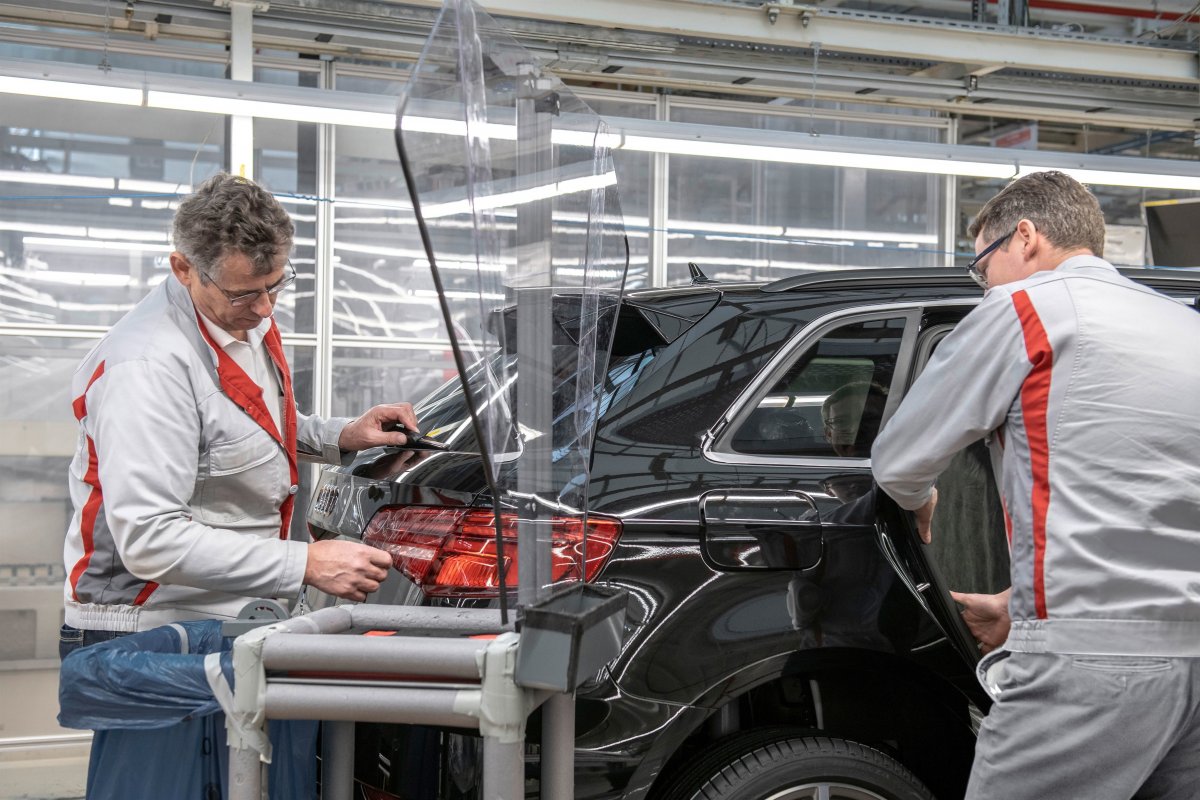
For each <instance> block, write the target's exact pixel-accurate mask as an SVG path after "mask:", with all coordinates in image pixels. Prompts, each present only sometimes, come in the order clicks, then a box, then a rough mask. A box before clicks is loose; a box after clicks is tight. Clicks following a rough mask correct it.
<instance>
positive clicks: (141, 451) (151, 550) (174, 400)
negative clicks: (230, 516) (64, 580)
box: [83, 360, 308, 597]
mask: <svg viewBox="0 0 1200 800" xmlns="http://www.w3.org/2000/svg"><path fill="white" fill-rule="evenodd" d="M86 403H87V415H86V416H85V417H84V419H83V426H84V430H85V432H86V433H87V434H88V435H89V436H90V437H91V438H92V440H93V443H94V448H95V454H96V466H97V469H98V474H99V478H100V486H101V492H102V496H103V508H104V520H105V522H106V524H107V525H108V528H109V531H110V534H111V536H112V539H113V544H114V546H115V547H116V550H117V554H118V555H119V556H120V558H121V561H122V562H123V563H124V564H125V567H126V568H127V569H128V570H129V571H130V572H131V573H133V574H134V575H135V576H137V577H138V578H140V579H142V580H146V581H155V582H158V583H162V584H176V585H183V586H190V587H195V588H199V589H208V590H210V591H220V592H229V593H231V594H241V595H246V596H257V597H280V596H284V595H290V594H293V593H295V592H296V591H298V590H299V588H300V584H301V583H302V581H303V577H304V568H305V564H306V561H307V558H308V550H307V545H306V544H305V543H303V542H297V541H290V540H282V539H278V538H276V537H270V538H260V537H258V536H255V535H252V534H247V533H239V532H236V531H233V530H228V529H224V528H213V527H209V526H207V525H203V524H201V523H198V522H195V521H193V519H192V515H191V508H190V503H191V498H192V494H193V492H194V491H195V486H196V475H197V460H198V457H199V449H200V417H199V414H197V413H196V411H195V408H196V397H195V395H194V394H193V392H192V389H191V386H190V385H188V384H187V383H186V382H185V381H184V380H183V379H182V378H181V377H180V376H178V375H175V374H172V373H171V372H170V371H169V370H168V369H166V368H165V367H163V366H161V365H156V364H154V363H152V362H149V361H143V360H135V361H127V362H122V363H119V364H116V365H114V366H112V367H111V368H109V369H107V370H106V371H105V373H104V374H103V376H102V377H101V378H100V379H98V380H97V381H96V382H95V383H93V384H92V386H91V388H90V389H89V390H88V392H87V400H86Z"/></svg>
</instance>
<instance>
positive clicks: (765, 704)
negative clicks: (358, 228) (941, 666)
mask: <svg viewBox="0 0 1200 800" xmlns="http://www.w3.org/2000/svg"><path fill="white" fill-rule="evenodd" d="M974 688H975V687H974V685H973V684H972V685H970V686H968V690H967V691H965V692H964V691H962V690H961V689H960V688H959V687H958V686H957V685H955V683H952V682H951V681H950V680H947V679H946V678H945V677H943V676H942V675H940V674H938V673H937V672H935V671H934V670H933V669H931V668H929V667H927V666H924V665H922V664H918V663H915V662H913V661H911V660H908V659H903V658H899V657H897V656H894V655H892V654H889V653H880V652H876V651H868V650H855V649H850V648H845V649H827V650H818V651H804V652H800V653H793V654H790V655H787V656H780V657H778V658H772V659H768V660H767V661H765V662H760V663H759V664H755V665H752V666H749V667H747V668H745V669H743V670H741V671H740V672H738V673H736V674H735V675H733V676H730V678H729V679H727V680H726V681H723V682H722V683H721V685H720V686H719V687H716V688H714V689H713V690H712V691H710V692H709V693H708V694H707V695H706V696H704V697H702V698H700V699H699V700H698V701H697V702H696V703H695V704H693V706H692V707H691V709H689V711H691V712H693V713H687V714H680V715H679V716H677V717H676V719H675V720H674V724H672V725H671V726H670V729H669V730H664V731H663V732H662V734H663V735H662V736H661V737H660V739H659V745H660V747H659V748H656V749H658V750H659V752H658V753H657V754H656V756H657V757H655V758H654V759H652V760H653V762H654V764H655V767H658V766H661V770H660V771H658V775H657V777H656V778H655V779H654V780H653V783H652V785H649V782H647V781H646V778H647V777H649V776H646V775H644V774H643V776H642V780H641V781H638V780H635V781H633V782H632V783H631V785H635V786H636V785H639V784H642V785H649V793H648V795H645V796H648V797H650V798H654V797H656V796H657V795H658V794H660V790H661V789H662V787H663V785H664V784H666V783H669V781H670V779H671V776H672V774H673V773H675V772H677V771H678V770H679V769H680V767H681V765H682V764H686V763H687V761H688V759H689V758H690V756H691V755H692V754H694V753H695V752H697V751H698V750H699V749H701V748H703V747H705V746H707V745H708V744H711V743H712V742H714V741H716V740H718V739H720V738H722V737H724V736H728V735H731V734H734V733H738V732H750V731H754V730H756V729H764V728H792V729H794V730H795V731H796V732H797V733H808V734H820V735H825V736H833V737H838V738H842V739H847V740H850V741H856V742H860V743H863V744H868V745H870V746H873V747H877V748H879V749H883V750H885V751H886V752H889V753H890V754H891V755H893V757H895V758H896V760H898V761H899V762H900V763H901V764H903V765H904V766H905V767H907V768H908V769H909V770H911V771H912V772H913V773H914V774H915V775H916V776H917V777H918V778H920V779H921V781H922V782H923V783H925V785H926V786H928V787H929V789H930V790H931V791H932V792H933V793H934V794H935V795H937V796H939V797H954V796H961V795H962V793H963V792H964V791H965V788H966V782H967V777H968V775H969V773H970V767H971V761H972V759H973V756H974V747H975V730H976V728H977V720H978V718H979V715H978V712H977V711H975V710H973V709H975V708H976V707H975V705H974V702H975V700H976V698H974V697H973V694H974V693H973V692H972V691H971V690H972V689H974ZM667 748H670V749H669V750H667ZM645 766H647V767H649V766H650V765H649V764H645ZM638 771H639V772H641V770H640V769H639V770H638Z"/></svg>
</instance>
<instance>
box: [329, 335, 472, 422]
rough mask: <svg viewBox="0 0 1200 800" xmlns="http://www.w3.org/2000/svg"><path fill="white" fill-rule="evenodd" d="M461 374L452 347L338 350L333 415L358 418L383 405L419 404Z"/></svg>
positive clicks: (334, 355) (335, 351)
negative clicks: (455, 363) (370, 409)
mask: <svg viewBox="0 0 1200 800" xmlns="http://www.w3.org/2000/svg"><path fill="white" fill-rule="evenodd" d="M457 374H458V373H457V372H456V371H455V369H454V359H453V356H452V355H451V353H450V347H449V344H447V345H445V346H444V347H440V348H433V349H426V348H412V349H410V348H404V349H391V348H382V347H335V348H334V349H333V377H332V380H333V414H334V416H338V417H356V416H358V415H359V414H361V413H362V412H364V411H366V410H367V409H368V408H370V407H371V406H374V405H378V404H380V403H399V402H408V403H413V404H416V403H417V402H418V401H420V400H421V399H422V398H424V397H426V396H427V395H429V394H431V393H432V392H433V391H434V390H435V389H437V388H438V387H439V386H441V385H442V384H443V383H445V382H446V381H448V380H450V379H451V378H453V377H454V376H455V375H457ZM422 430H425V429H424V427H423V428H422ZM426 432H428V431H426Z"/></svg>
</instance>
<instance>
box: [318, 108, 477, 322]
mask: <svg viewBox="0 0 1200 800" xmlns="http://www.w3.org/2000/svg"><path fill="white" fill-rule="evenodd" d="M333 222H334V239H333V331H334V334H335V335H337V334H348V335H353V336H380V337H385V338H389V339H408V340H419V341H423V342H429V343H431V344H432V343H434V342H436V343H443V342H448V338H447V335H446V326H445V324H444V323H443V321H442V314H441V310H440V309H439V308H438V303H437V292H435V291H434V288H433V276H432V274H431V273H430V270H429V262H428V261H427V260H426V257H425V250H424V248H423V247H422V246H421V238H420V233H419V232H418V230H417V226H416V222H415V220H414V218H413V215H412V208H411V203H410V202H409V201H408V190H407V188H405V183H404V176H403V174H402V173H401V170H400V159H399V156H398V155H397V152H396V142H395V134H394V133H393V132H391V131H381V130H369V129H366V128H350V127H339V128H338V129H337V160H336V163H335V165H334V204H333ZM447 288H449V289H450V290H452V291H453V290H455V289H456V288H457V287H456V286H455V285H454V283H453V281H450V282H449V285H448V287H447Z"/></svg>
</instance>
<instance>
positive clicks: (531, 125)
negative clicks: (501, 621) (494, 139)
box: [513, 64, 558, 605]
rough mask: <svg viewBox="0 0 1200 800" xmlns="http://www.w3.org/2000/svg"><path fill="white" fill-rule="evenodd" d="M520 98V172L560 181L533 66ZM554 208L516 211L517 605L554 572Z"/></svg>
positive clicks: (535, 205)
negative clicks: (546, 504) (547, 504)
mask: <svg viewBox="0 0 1200 800" xmlns="http://www.w3.org/2000/svg"><path fill="white" fill-rule="evenodd" d="M524 66H525V68H526V71H525V73H524V76H523V78H522V84H521V89H520V94H519V96H518V99H517V165H518V166H517V174H518V175H520V176H522V177H523V178H524V179H525V180H528V181H529V182H530V185H537V184H538V183H542V182H545V181H547V180H548V179H549V178H551V177H552V176H553V175H554V151H553V146H552V144H551V133H552V131H553V127H554V126H553V118H554V115H555V114H557V111H558V96H557V94H556V93H555V92H554V91H553V90H552V89H551V82H550V80H549V79H546V78H543V77H541V73H540V70H539V69H538V67H537V65H535V64H526V65H524ZM553 208H554V202H553V200H551V199H549V198H546V199H541V200H533V201H531V202H527V203H522V204H521V205H520V206H519V207H518V209H517V268H516V273H515V278H514V280H513V287H514V288H515V289H516V290H517V353H518V354H519V358H520V369H518V370H517V419H518V421H519V422H520V425H521V428H522V441H523V444H522V448H523V449H522V453H521V460H520V462H519V464H518V467H517V494H518V495H519V496H520V500H519V502H520V507H519V512H518V523H517V524H518V529H517V537H518V541H519V542H520V547H519V549H518V554H519V555H518V573H519V586H518V594H517V602H518V603H520V604H521V605H528V604H530V603H533V602H536V601H537V600H538V599H539V598H540V597H542V596H543V593H544V588H545V587H547V586H549V585H550V583H551V582H552V578H551V574H550V519H549V514H548V513H547V511H546V510H545V509H544V508H543V507H542V504H541V503H540V502H539V499H540V498H542V497H544V496H545V494H546V492H547V490H548V489H550V482H551V476H550V463H551V456H552V452H553V437H552V436H551V427H552V425H553V419H554V416H553V411H552V408H551V397H550V395H551V392H552V391H553V372H554V364H553V347H552V339H553V321H552V317H551V310H550V303H551V298H552V297H553V294H554V290H553V288H552V287H553V283H554V281H553V272H552V268H551V261H550V251H551V238H552V236H553V227H552V215H553Z"/></svg>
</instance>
